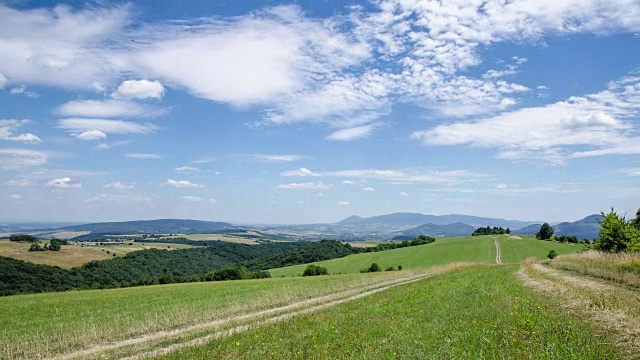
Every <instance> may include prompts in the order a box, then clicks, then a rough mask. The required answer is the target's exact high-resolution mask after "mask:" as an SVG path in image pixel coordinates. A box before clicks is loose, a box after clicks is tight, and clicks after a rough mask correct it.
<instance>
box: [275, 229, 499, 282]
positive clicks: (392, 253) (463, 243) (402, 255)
mask: <svg viewBox="0 0 640 360" xmlns="http://www.w3.org/2000/svg"><path fill="white" fill-rule="evenodd" d="M495 256H496V250H495V246H494V244H493V239H492V238H491V237H488V236H481V237H471V236H469V237H461V238H458V237H452V238H441V239H438V240H437V241H436V242H434V243H432V244H427V245H420V246H412V247H407V248H401V249H394V250H387V251H381V252H375V253H364V254H356V255H351V256H347V257H345V258H340V259H333V260H327V261H321V262H318V263H316V264H318V265H322V266H325V267H327V269H328V270H329V273H358V272H360V270H362V269H366V268H368V267H369V265H371V263H374V262H376V263H378V265H380V266H381V267H382V268H387V267H388V266H398V265H402V267H403V268H404V269H419V268H426V267H430V266H434V265H443V264H448V263H450V262H454V261H470V262H489V263H490V262H493V261H495ZM306 267H307V265H296V266H288V267H285V268H279V269H271V270H269V272H271V276H273V277H280V276H295V275H301V274H302V272H303V271H304V269H305V268H306Z"/></svg>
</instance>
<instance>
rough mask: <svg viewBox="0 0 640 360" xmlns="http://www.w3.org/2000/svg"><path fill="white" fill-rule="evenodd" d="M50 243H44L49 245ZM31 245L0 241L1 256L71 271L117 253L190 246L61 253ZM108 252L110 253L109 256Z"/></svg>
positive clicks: (81, 249) (70, 247) (75, 248)
mask: <svg viewBox="0 0 640 360" xmlns="http://www.w3.org/2000/svg"><path fill="white" fill-rule="evenodd" d="M47 242H48V241H43V243H47ZM30 246H31V243H27V242H16V241H9V240H2V241H0V256H6V257H10V258H13V259H18V260H23V261H29V262H32V263H35V264H44V265H52V266H58V267H61V268H63V269H71V268H72V267H76V266H81V265H82V264H85V263H88V262H89V261H92V260H107V259H111V258H113V254H114V253H115V254H116V255H117V256H121V255H125V254H127V253H130V252H132V251H138V250H143V249H152V248H153V249H168V250H175V249H185V248H190V247H192V246H190V245H182V244H144V245H143V244H142V243H132V245H117V246H113V245H110V246H99V245H97V246H80V245H62V249H60V251H29V247H30ZM107 251H109V253H108V254H107Z"/></svg>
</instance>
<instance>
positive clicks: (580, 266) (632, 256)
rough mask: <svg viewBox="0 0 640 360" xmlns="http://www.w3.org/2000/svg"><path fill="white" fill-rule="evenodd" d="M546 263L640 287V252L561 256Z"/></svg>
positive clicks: (594, 252)
mask: <svg viewBox="0 0 640 360" xmlns="http://www.w3.org/2000/svg"><path fill="white" fill-rule="evenodd" d="M546 263H547V264H548V265H550V266H551V267H554V268H556V269H562V270H569V271H575V272H578V273H581V274H584V275H589V276H593V277H597V278H602V279H607V280H613V281H616V282H619V283H622V284H625V285H630V286H634V287H640V252H636V253H618V254H613V253H606V252H602V251H587V252H584V253H581V254H575V255H565V256H559V257H557V258H555V259H554V260H552V261H548V262H546Z"/></svg>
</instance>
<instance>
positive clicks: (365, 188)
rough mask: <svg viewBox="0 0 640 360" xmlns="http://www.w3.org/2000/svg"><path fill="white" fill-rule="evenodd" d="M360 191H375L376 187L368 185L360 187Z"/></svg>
mask: <svg viewBox="0 0 640 360" xmlns="http://www.w3.org/2000/svg"><path fill="white" fill-rule="evenodd" d="M362 191H367V192H371V191H376V189H375V188H372V187H370V186H367V187H364V188H362Z"/></svg>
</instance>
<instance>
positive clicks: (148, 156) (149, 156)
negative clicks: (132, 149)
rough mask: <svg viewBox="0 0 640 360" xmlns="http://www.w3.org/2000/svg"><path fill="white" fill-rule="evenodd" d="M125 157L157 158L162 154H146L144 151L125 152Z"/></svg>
mask: <svg viewBox="0 0 640 360" xmlns="http://www.w3.org/2000/svg"><path fill="white" fill-rule="evenodd" d="M127 157H130V158H132V159H140V160H157V159H162V156H160V155H158V154H146V153H131V154H127Z"/></svg>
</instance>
